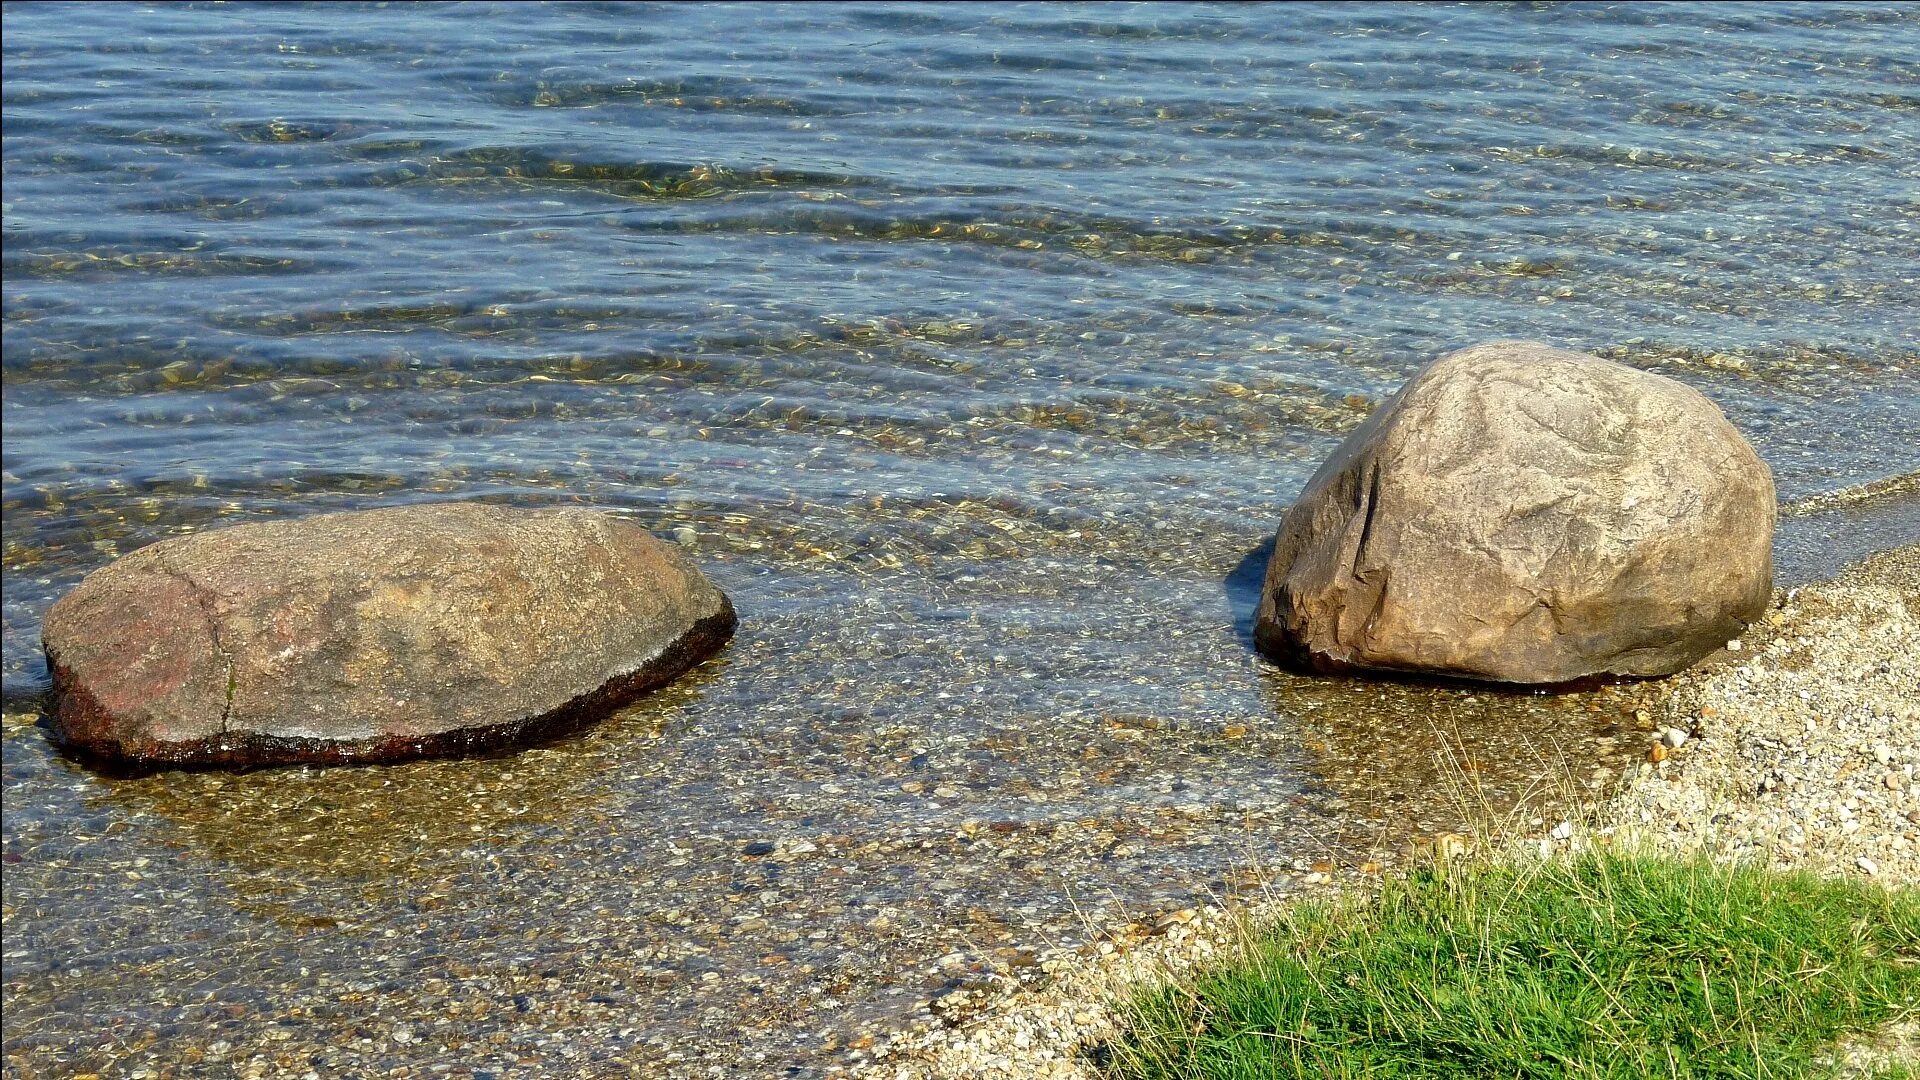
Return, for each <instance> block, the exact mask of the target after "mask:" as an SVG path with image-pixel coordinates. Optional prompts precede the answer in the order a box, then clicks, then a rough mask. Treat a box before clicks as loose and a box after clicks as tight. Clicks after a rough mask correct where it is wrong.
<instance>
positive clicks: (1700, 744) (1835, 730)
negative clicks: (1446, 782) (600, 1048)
mask: <svg viewBox="0 0 1920 1080" xmlns="http://www.w3.org/2000/svg"><path fill="white" fill-rule="evenodd" d="M1663 689H1664V693H1663V694H1662V695H1661V696H1660V697H1659V698H1658V699H1657V700H1656V701H1654V702H1652V703H1651V704H1650V705H1649V707H1647V708H1646V709H1644V710H1642V711H1640V712H1639V713H1637V714H1636V717H1635V720H1636V724H1637V726H1638V727H1640V728H1641V729H1643V730H1644V731H1645V733H1646V743H1647V751H1648V760H1647V761H1646V762H1645V763H1643V764H1641V765H1640V766H1638V767H1636V768H1635V769H1633V770H1630V772H1629V774H1628V775H1627V776H1626V777H1624V778H1623V780H1622V781H1621V782H1620V783H1619V784H1618V785H1617V786H1616V788H1615V789H1614V790H1613V791H1612V792H1611V793H1609V794H1607V795H1606V796H1605V797H1603V798H1601V799H1599V800H1597V801H1595V802H1592V803H1590V804H1588V805H1587V807H1586V808H1585V810H1586V814H1585V816H1586V821H1585V822H1584V823H1583V827H1582V828H1581V829H1577V830H1576V829H1573V828H1571V827H1570V826H1569V825H1566V824H1557V825H1555V826H1553V827H1552V828H1549V829H1547V830H1544V831H1531V832H1530V831H1528V830H1525V829H1522V830H1519V831H1518V832H1517V834H1516V835H1512V836H1509V837H1507V838H1506V839H1507V840H1508V841H1510V842H1516V843H1526V844H1537V845H1540V846H1542V847H1543V848H1548V849H1550V848H1551V847H1552V846H1553V845H1556V844H1561V843H1566V842H1568V839H1569V837H1578V836H1580V835H1582V834H1584V833H1586V832H1588V831H1591V832H1592V833H1593V834H1596V835H1608V834H1611V835H1613V836H1616V837H1622V838H1629V837H1630V838H1632V839H1633V840H1634V841H1635V842H1640V843H1647V844H1651V845H1654V846H1656V847H1659V848H1662V849H1667V850H1673V851H1691V850H1696V849H1700V848H1706V849H1708V850H1712V851H1714V852H1716V853H1719V854H1723V855H1727V856H1732V857H1739V858H1752V859H1764V860H1766V861H1768V862H1770V863H1771V864H1773V865H1775V866H1779V867H1805V868H1809V869H1813V870H1816V871H1818V872H1822V873H1836V874H1856V875H1867V876H1871V877H1873V878H1875V879H1877V880H1882V881H1886V882H1888V883H1891V884H1902V885H1913V884H1916V883H1920V546H1916V547H1904V548H1897V549H1895V550H1892V551H1887V552H1882V553H1880V554H1878V555H1874V556H1872V557H1870V558H1867V559H1865V560H1863V561H1862V562H1861V563H1859V564H1858V565H1856V566H1854V567H1853V568H1851V569H1849V570H1848V571H1846V572H1845V573H1843V574H1841V575H1840V576H1839V577H1838V578H1836V579H1834V580H1832V581H1829V582H1824V583H1820V584H1817V585H1809V586H1806V587H1802V588H1798V589H1794V590H1790V591H1784V592H1776V595H1775V598H1774V603H1773V605H1772V606H1771V607H1770V608H1769V609H1768V611H1767V613H1766V615H1764V616H1763V617H1762V618H1761V619H1760V620H1759V621H1758V622H1757V623H1756V624H1755V625H1754V626H1753V627H1751V628H1750V629H1749V630H1748V632H1747V634H1746V635H1745V637H1744V638H1743V639H1742V640H1741V641H1739V642H1738V643H1730V644H1729V648H1728V650H1727V651H1725V652H1722V653H1719V654H1716V655H1715V656H1714V657H1712V658H1709V660H1708V661H1707V662H1705V663H1704V664H1702V665H1701V666H1699V667H1697V668H1696V669H1694V670H1692V671H1690V672H1687V673H1684V674H1682V675H1679V676H1676V677H1674V678H1673V679H1671V680H1668V682H1667V684H1666V686H1665V687H1664V688H1663ZM1462 840H1464V838H1462ZM1439 842H1440V843H1442V844H1448V843H1452V842H1454V841H1452V840H1451V839H1450V838H1442V839H1441V840H1440V841H1439ZM1372 880H1376V879H1375V878H1373V877H1372V876H1371V875H1368V874H1365V873H1359V872H1352V871H1342V870H1339V869H1332V870H1331V872H1321V871H1320V870H1319V869H1318V868H1316V869H1315V870H1314V871H1313V872H1308V873H1304V874H1301V875H1299V876H1297V877H1296V878H1294V880H1293V881H1292V882H1291V884H1290V886H1283V887H1284V888H1286V892H1285V893H1284V894H1282V895H1276V896H1275V897H1274V898H1273V899H1271V900H1267V901H1263V902H1261V903H1257V904H1252V905H1241V906H1239V907H1237V908H1236V909H1234V910H1233V911H1231V912H1229V911H1226V910H1223V909H1220V908H1198V909H1192V910H1188V911H1182V912H1176V913H1173V914H1171V915H1168V916H1165V917H1163V918H1161V919H1159V920H1157V921H1156V922H1155V923H1154V924H1151V925H1147V926H1144V927H1141V926H1134V927H1131V928H1129V929H1127V930H1118V931H1109V932H1108V933H1106V934H1103V935H1100V936H1099V937H1097V938H1096V939H1095V941H1094V942H1093V943H1092V944H1091V945H1088V946H1086V947H1083V948H1080V949H1076V950H1072V951H1068V952H1063V953H1060V954H1058V955H1053V956H1049V957H1046V958H1045V959H1044V960H1043V961H1042V968H1043V970H1044V971H1046V973H1047V975H1048V978H1047V979H1046V980H1045V981H1043V982H1042V983H1040V984H1039V985H1038V986H1036V987H1034V988H1032V989H1025V990H1016V991H1013V992H1011V993H1009V994H1007V995H1005V996H1003V997H1000V998H998V999H995V1000H993V1001H991V1002H983V1003H979V1004H978V1005H976V1006H975V1009H976V1010H977V1011H975V1012H973V1013H972V1015H969V1016H961V1015H959V1014H960V1013H961V1012H963V1011H965V1005H966V1003H954V1004H952V1005H950V1006H949V1015H950V1017H951V1020H950V1021H949V1022H950V1023H952V1024H953V1026H951V1027H946V1028H936V1029H933V1030H926V1031H921V1032H917V1033H913V1034H910V1035H908V1036H906V1037H903V1038H900V1039H897V1040H895V1041H894V1043H893V1044H892V1045H891V1046H890V1047H887V1048H884V1049H882V1050H880V1051H879V1052H880V1053H883V1054H885V1058H884V1059H883V1060H880V1061H876V1062H873V1063H872V1064H870V1065H868V1066H866V1067H864V1068H863V1069H861V1070H860V1071H859V1072H858V1074H857V1075H860V1076H862V1077H864V1078H866V1080H942V1078H959V1077H966V1078H980V1080H995V1078H1005V1080H1046V1078H1055V1080H1066V1078H1074V1080H1095V1078H1096V1077H1097V1073H1096V1072H1095V1071H1094V1069H1093V1068H1092V1067H1091V1064H1090V1062H1089V1058H1088V1055H1089V1052H1090V1048H1093V1047H1097V1046H1098V1045H1099V1044H1100V1043H1101V1042H1102V1041H1103V1040H1106V1039H1109V1038H1112V1037H1113V1036H1114V1035H1115V1034H1117V1031H1116V1028H1115V1025H1114V1018H1113V1014H1112V1012H1111V1010H1110V1009H1109V1008H1108V1005H1107V1002H1108V1001H1110V1000H1111V999H1112V997H1113V995H1114V994H1115V993H1116V992H1117V991H1119V990H1121V989H1122V988H1125V987H1127V986H1129V985H1132V984H1136V983H1138V982H1140V981H1141V980H1145V979H1153V978H1156V977H1163V976H1165V975H1167V974H1170V973H1177V972H1180V971H1182V970H1185V969H1188V968H1191V967H1193V966H1194V965H1196V964H1202V963H1205V962H1206V961H1208V960H1209V959H1211V958H1212V957H1214V956H1216V955H1219V954H1221V953H1222V952H1223V951H1225V950H1230V949H1231V948H1232V947H1233V943H1234V940H1235V938H1236V936H1237V935H1238V934H1240V933H1242V932H1243V927H1244V925H1245V923H1244V922H1243V921H1242V919H1243V918H1245V919H1251V920H1252V921H1254V922H1256V923H1257V922H1258V921H1259V919H1260V916H1261V913H1262V911H1263V910H1264V909H1268V908H1270V907H1271V906H1273V905H1276V904H1281V903H1286V902H1287V901H1288V900H1289V899H1290V898H1292V897H1295V896H1301V895H1312V894H1314V893H1327V892H1331V891H1336V890H1340V889H1345V888H1366V887H1367V884H1368V883H1369V882H1370V881H1372ZM1917 1036H1920V1032H1917V1031H1916V1029H1915V1027H1914V1026H1913V1025H1905V1026H1902V1027H1898V1028H1896V1029H1894V1030H1893V1031H1890V1032H1887V1033H1884V1034H1883V1036H1882V1037H1881V1038H1880V1039H1878V1040H1875V1041H1874V1042H1873V1043H1872V1044H1869V1045H1863V1046H1861V1047H1857V1048H1853V1049H1852V1051H1851V1052H1850V1058H1851V1059H1852V1060H1853V1061H1854V1062H1855V1063H1857V1064H1865V1063H1866V1062H1868V1061H1873V1060H1885V1059H1886V1058H1887V1057H1888V1056H1893V1057H1899V1058H1902V1059H1905V1058H1914V1059H1916V1060H1920V1037H1917Z"/></svg>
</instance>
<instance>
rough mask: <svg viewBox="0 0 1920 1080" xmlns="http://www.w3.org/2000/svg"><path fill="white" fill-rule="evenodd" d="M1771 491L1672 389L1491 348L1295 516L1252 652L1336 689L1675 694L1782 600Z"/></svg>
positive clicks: (1394, 423)
mask: <svg viewBox="0 0 1920 1080" xmlns="http://www.w3.org/2000/svg"><path fill="white" fill-rule="evenodd" d="M1773 524H1774V493H1773V478H1772V476H1771V474H1770V473H1769V472H1768V471H1767V467H1766V465H1765V464H1763V463H1762V462H1761V461H1760V458H1759V457H1758V456H1757V455H1756V454H1755V453H1754V452H1753V449H1752V448H1751V447H1749V446H1748V445H1747V443H1746V440H1744V439H1742V438H1741V437H1740V433H1739V432H1737V431H1735V430H1734V428H1733V426H1732V425H1731V424H1729V423H1728V422H1727V419H1726V417H1725V416H1723V415H1722V414H1721V412H1720V410H1719V409H1718V408H1716V407H1715V406H1714V404H1713V403H1712V402H1711V401H1708V400H1707V399H1706V398H1705V397H1704V396H1702V395H1701V394H1699V393H1698V392H1696V391H1694V390H1693V389H1691V388H1689V387H1687V386H1685V385H1682V384H1681V383H1678V382H1675V381H1674V380H1672V379H1667V378H1663V377H1661V376H1658V375H1652V374H1648V373H1646V372H1643V371H1639V370H1636V369H1634V368H1630V367H1626V366H1623V365H1620V364H1614V363H1610V362H1608V361H1604V360H1600V359H1596V358H1594V357H1591V356H1585V355H1582V354H1580V353H1573V352H1567V351H1564V350H1561V349H1555V348H1552V347H1550V346H1547V345H1543V344H1539V343H1537V342H1527V341H1499V342H1492V343H1489V344H1485V345H1478V346H1475V347H1473V348H1468V349H1462V350H1460V351H1458V352H1453V353H1449V354H1447V355H1446V356H1443V357H1441V358H1439V359H1438V360H1435V361H1434V362H1433V363H1431V364H1429V365H1427V366H1426V367H1425V368H1423V369H1422V370H1421V371H1420V372H1418V373H1417V374H1415V375H1414V377H1413V378H1412V379H1411V380H1409V381H1408V383H1407V384H1406V385H1405V386H1404V387H1402V388H1401V390H1400V392H1399V393H1397V394H1395V395H1394V397H1393V398H1392V399H1391V400H1389V401H1388V402H1387V403H1386V404H1384V405H1382V406H1381V407H1380V408H1379V409H1378V410H1376V411H1375V412H1374V413H1373V415H1372V416H1370V417H1369V418H1368V419H1367V421H1366V422H1365V423H1364V424H1362V425H1361V426H1360V427H1359V428H1358V429H1357V430H1356V431H1354V432H1353V433H1352V434H1351V435H1350V436H1349V437H1348V438H1347V440H1346V441H1345V442H1344V443H1343V444H1341V446H1340V448H1339V449H1338V450H1336V451H1335V452H1334V454H1333V456H1332V457H1331V458H1330V459H1328V461H1327V462H1326V463H1325V464H1324V465H1322V466H1321V468H1320V470H1319V471H1318V472H1317V473H1315V474H1314V476H1313V478H1312V479H1311V480H1310V481H1309V482H1308V483H1307V487H1306V490H1305V491H1304V492H1303V493H1302V494H1301V497H1300V500H1299V501H1298V502H1297V503H1295V505H1294V506H1293V508H1292V509H1291V510H1290V511H1289V512H1288V513H1287V516H1286V518H1285V519H1284V520H1283V521H1282V523H1281V525H1280V530H1279V533H1278V535H1277V536H1276V538H1275V541H1274V551H1273V558H1272V561H1271V562H1270V563H1269V564H1268V567H1267V577H1266V584H1265V588H1264V590H1263V595H1262V600H1261V606H1260V612H1259V617H1258V620H1257V622H1256V624H1255V640H1256V643H1257V644H1258V645H1259V647H1260V649H1261V650H1262V651H1264V652H1266V653H1268V654H1269V655H1271V656H1274V657H1276V658H1280V659H1284V660H1288V661H1291V662H1295V663H1303V664H1306V665H1308V666H1312V667H1315V668H1319V669H1322V670H1342V669H1356V668H1358V669H1382V670H1389V671H1401V672H1415V673H1427V674H1435V675H1446V676H1457V677H1465V678H1473V679H1485V680H1493V681H1499V682H1513V683H1557V682H1565V681H1568V680H1572V679H1578V678H1582V677H1585V676H1590V675H1600V674H1617V675H1638V676H1651V675H1666V674H1670V673H1672V672H1675V671H1678V670H1680V669H1682V668H1684V667H1686V666H1687V665H1689V664H1691V663H1693V662H1694V661H1695V660H1697V659H1699V658H1700V657H1702V656H1704V655H1706V654H1707V653H1708V652H1711V651H1713V650H1714V649H1716V648H1718V647H1720V646H1721V645H1723V644H1724V643H1725V642H1726V641H1727V640H1728V639H1729V638H1731V637H1734V636H1737V634H1738V633H1739V631H1740V629H1741V628H1742V627H1743V626H1744V625H1745V624H1746V623H1747V622H1749V621H1751V620H1752V619H1753V618H1755V617H1756V616H1758V615H1759V614H1760V613H1761V612H1762V611H1763V610H1764V609H1765V607H1766V605H1767V602H1768V599H1769V598H1770V596H1771V594H1772V581H1773V567H1772V538H1773Z"/></svg>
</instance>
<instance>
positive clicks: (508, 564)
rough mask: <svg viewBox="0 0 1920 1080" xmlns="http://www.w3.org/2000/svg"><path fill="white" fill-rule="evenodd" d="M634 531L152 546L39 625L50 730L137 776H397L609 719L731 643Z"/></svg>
mask: <svg viewBox="0 0 1920 1080" xmlns="http://www.w3.org/2000/svg"><path fill="white" fill-rule="evenodd" d="M733 625H734V613H733V608H732V605H731V604H730V603H729V601H728V600H727V598H726V597H725V596H724V595H722V594H721V592H720V591H719V590H718V589H716V588H714V587H713V585H712V584H711V583H709V582H708V581H707V580H706V579H705V578H704V577H702V576H701V574H700V571H699V570H698V569H696V568H695V567H694V566H693V564H692V562H691V561H690V560H688V559H687V558H686V557H685V556H684V555H682V554H680V552H679V551H678V550H677V549H676V548H674V547H673V546H671V545H668V544H665V543H662V542H661V541H659V540H656V539H654V538H653V537H652V536H651V535H650V534H648V533H647V531H646V530H645V529H642V528H640V527H639V526H637V525H634V524H631V523H627V522H623V521H620V520H619V519H616V518H613V517H610V516H607V515H604V514H600V513H596V512H594V511H590V510H584V509H571V508H569V509H556V510H523V509H511V508H507V507H499V506H487V505H482V504H478V503H432V504H425V505H416V506H408V507H395V508H389V509H384V510H368V511H360V512H348V513H340V514H325V515H320V516H317V517H310V518H304V519H299V520H294V521H284V522H271V523H259V524H251V525H242V526H237V527H234V528H229V529H219V530H215V531H212V532H207V533H200V534H192V535H188V536H183V537H175V538H173V539H169V540H164V541H162V542H160V543H157V544H153V545H151V546H149V547H145V548H142V549H140V550H138V551H135V552H133V553H131V554H129V555H127V556H126V557H124V558H122V559H119V560H118V561H116V562H114V563H112V564H110V565H108V566H106V567H104V568H102V569H100V570H99V571H96V572H95V573H93V574H91V575H89V576H88V577H87V578H86V579H85V580H84V581H82V582H81V583H80V585H79V586H78V587H76V588H75V589H74V590H73V591H72V592H71V593H69V594H68V595H67V596H65V597H63V598H62V599H61V600H60V601H59V602H58V603H56V604H54V605H53V607H52V608H51V609H50V610H49V611H48V613H47V619H46V626H45V636H44V643H45V648H46V653H47V660H48V668H49V669H50V671H51V673H52V675H53V708H52V731H53V735H54V737H55V739H56V740H57V741H58V742H60V743H61V744H62V745H64V746H66V747H67V748H69V749H70V750H72V751H74V752H75V753H77V754H79V755H80V756H83V757H87V758H92V759H102V760H106V761H109V762H113V763H120V764H126V765H130V766H134V767H147V768H152V767H165V766H200V765H218V766H237V767H249V766H261V765H277V764H290V763H321V764H325V763H346V762H372V761H395V760H402V759H407V758H416V757H426V756H435V755H444V754H457V753H463V752H473V751H480V750H489V749H495V748H499V747H505V746H512V745H517V744H521V743H524V742H528V741H532V740H536V739H539V738H543V737H547V736H551V735H553V734H555V733H558V732H562V731H565V730H567V729H569V728H571V727H574V726H577V725H580V724H582V723H585V722H588V721H591V720H593V719H597V718H598V717H601V716H604V715H605V714H606V713H607V712H609V711H610V710H611V709H613V708H615V707H617V706H619V705H621V704H624V703H626V702H627V701H629V700H631V699H632V698H634V697H635V696H637V695H638V694H640V693H643V692H645V691H647V690H649V689H653V688H655V687H658V686H660V685H662V684H663V683H666V682H668V681H670V680H672V679H673V678H674V677H676V676H678V675H679V674H680V673H681V672H683V671H685V670H686V669H687V668H688V667H689V666H691V665H692V664H695V663H698V662H699V661H700V660H702V659H704V658H706V657H707V656H708V655H710V654H711V653H712V652H713V651H714V650H716V649H718V648H719V647H720V645H721V644H723V643H724V642H725V641H726V640H727V638H728V637H729V636H730V635H731V633H732V631H733Z"/></svg>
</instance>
